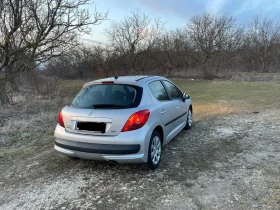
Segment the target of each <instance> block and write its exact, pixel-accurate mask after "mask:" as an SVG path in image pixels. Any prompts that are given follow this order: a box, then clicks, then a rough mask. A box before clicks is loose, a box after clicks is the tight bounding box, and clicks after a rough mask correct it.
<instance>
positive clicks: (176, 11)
mask: <svg viewBox="0 0 280 210" xmlns="http://www.w3.org/2000/svg"><path fill="white" fill-rule="evenodd" d="M94 2H95V4H94V5H93V6H91V7H90V11H91V12H93V11H94V6H95V7H96V10H97V11H99V12H106V11H109V16H108V18H109V20H106V21H103V22H102V23H101V24H100V25H97V26H93V29H92V33H91V35H90V36H88V35H86V36H84V38H85V39H89V40H94V41H100V42H106V37H105V35H104V34H103V30H104V28H108V27H109V26H110V23H111V20H115V21H118V20H122V19H123V18H124V17H125V16H127V15H129V14H130V12H131V11H133V10H135V9H138V10H140V12H144V13H145V14H147V15H148V16H149V17H151V18H156V17H160V18H161V20H162V21H164V22H166V24H165V28H166V29H175V28H178V27H179V28H181V27H183V26H185V25H186V23H187V21H188V19H189V17H191V16H193V15H197V14H201V13H203V12H210V13H212V14H223V13H227V14H230V15H233V16H234V17H235V18H236V19H237V21H238V22H239V23H240V24H246V23H248V22H249V21H250V20H251V19H252V17H253V16H254V15H256V14H260V15H262V16H265V17H268V18H271V19H276V20H277V21H280V0H95V1H94Z"/></svg>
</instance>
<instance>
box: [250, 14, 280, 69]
mask: <svg viewBox="0 0 280 210" xmlns="http://www.w3.org/2000/svg"><path fill="white" fill-rule="evenodd" d="M279 36H280V27H279V25H278V23H276V22H275V21H273V20H268V19H267V18H260V16H255V17H254V18H253V21H252V23H251V25H250V27H249V31H248V34H247V37H248V38H249V41H250V43H251V51H252V52H251V53H252V55H255V58H252V59H258V60H259V61H260V62H261V70H262V72H265V71H266V70H267V66H268V62H269V60H270V58H272V56H273V54H274V55H275V53H276V54H277V50H276V51H275V48H274V47H275V46H277V45H279ZM247 40H248V39H247ZM273 51H274V53H273Z"/></svg>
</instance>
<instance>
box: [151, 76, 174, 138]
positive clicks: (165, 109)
mask: <svg viewBox="0 0 280 210" xmlns="http://www.w3.org/2000/svg"><path fill="white" fill-rule="evenodd" d="M148 88H149V90H150V92H151V94H152V98H153V103H154V104H155V106H156V107H157V110H158V113H159V116H160V119H161V121H162V124H163V126H164V127H163V129H164V136H165V139H164V141H166V140H169V138H170V136H171V135H172V130H173V128H174V126H175V125H174V121H173V118H174V109H175V104H174V101H173V100H171V99H170V98H169V95H168V93H167V90H166V89H165V87H164V86H163V84H162V83H161V82H160V81H159V80H156V81H152V82H150V83H148Z"/></svg>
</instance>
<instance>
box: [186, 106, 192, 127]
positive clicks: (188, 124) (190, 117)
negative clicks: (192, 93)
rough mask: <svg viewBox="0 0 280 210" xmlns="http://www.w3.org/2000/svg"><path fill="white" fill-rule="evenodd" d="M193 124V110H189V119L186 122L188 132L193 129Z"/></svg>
mask: <svg viewBox="0 0 280 210" xmlns="http://www.w3.org/2000/svg"><path fill="white" fill-rule="evenodd" d="M192 123H193V118H192V110H191V109H189V110H188V117H187V122H186V127H185V129H186V130H188V129H191V127H192Z"/></svg>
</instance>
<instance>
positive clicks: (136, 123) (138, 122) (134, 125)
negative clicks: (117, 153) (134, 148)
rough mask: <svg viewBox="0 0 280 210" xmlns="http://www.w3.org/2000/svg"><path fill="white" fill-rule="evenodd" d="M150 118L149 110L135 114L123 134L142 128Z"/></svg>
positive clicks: (124, 128) (128, 121)
mask: <svg viewBox="0 0 280 210" xmlns="http://www.w3.org/2000/svg"><path fill="white" fill-rule="evenodd" d="M149 117H150V111H149V110H148V109H145V110H142V111H139V112H135V113H134V114H133V115H131V116H130V117H129V118H128V120H127V121H126V123H125V125H124V126H123V129H122V132H126V131H133V130H137V129H139V128H142V127H143V126H144V125H145V124H146V122H147V120H148V119H149Z"/></svg>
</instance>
